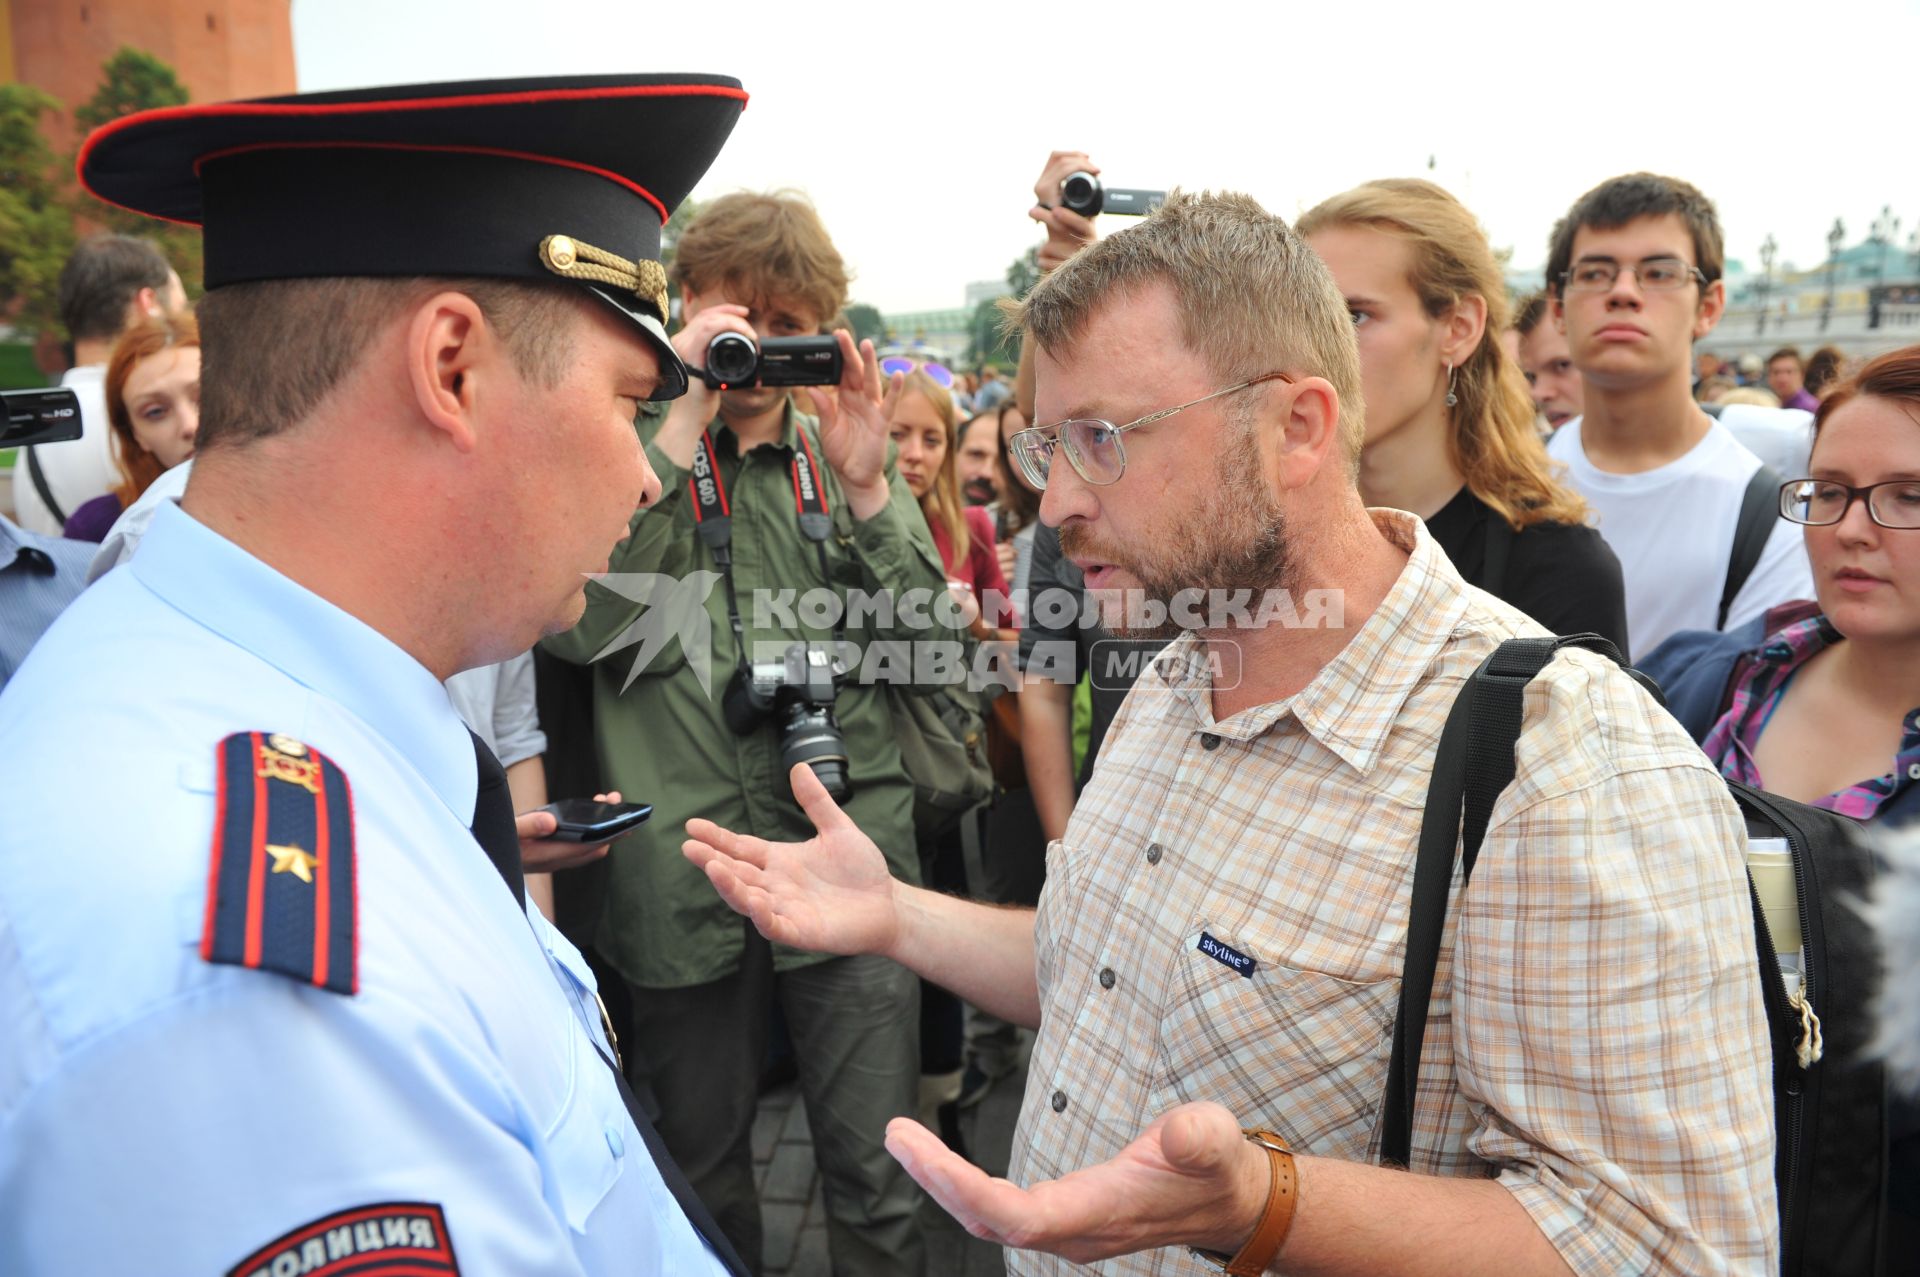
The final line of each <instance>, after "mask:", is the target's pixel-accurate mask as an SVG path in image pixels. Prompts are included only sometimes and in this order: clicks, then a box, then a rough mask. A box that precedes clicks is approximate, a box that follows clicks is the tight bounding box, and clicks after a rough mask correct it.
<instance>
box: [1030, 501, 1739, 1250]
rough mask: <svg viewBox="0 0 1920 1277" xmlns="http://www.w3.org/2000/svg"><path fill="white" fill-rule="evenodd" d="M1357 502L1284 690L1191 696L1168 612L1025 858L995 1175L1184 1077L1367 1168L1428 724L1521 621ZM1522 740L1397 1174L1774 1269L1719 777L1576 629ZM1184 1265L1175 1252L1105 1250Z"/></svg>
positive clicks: (1150, 1105) (1434, 725) (1177, 1098)
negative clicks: (1364, 613)
mask: <svg viewBox="0 0 1920 1277" xmlns="http://www.w3.org/2000/svg"><path fill="white" fill-rule="evenodd" d="M1375 520H1376V522H1377V523H1378V524H1379V526H1380V527H1381V528H1382V530H1383V531H1384V532H1386V533H1387V535H1389V536H1390V537H1391V538H1392V539H1393V540H1394V541H1395V542H1396V543H1398V544H1399V545H1400V546H1401V547H1402V548H1404V549H1406V550H1407V551H1409V555H1410V557H1409V560H1408V563H1407V566H1406V568H1405V570H1404V571H1403V572H1402V573H1401V576H1400V578H1399V580H1398V582H1397V583H1396V584H1395V585H1394V587H1393V589H1392V590H1391V592H1390V593H1389V594H1388V596H1387V597H1386V599H1385V600H1384V602H1383V603H1382V604H1381V606H1380V607H1379V608H1378V609H1376V610H1375V612H1374V613H1373V614H1372V616H1370V617H1369V618H1367V620H1366V621H1365V623H1364V624H1363V625H1362V626H1361V627H1360V628H1359V629H1358V631H1357V632H1356V633H1355V634H1354V636H1353V638H1352V639H1351V641H1349V642H1348V644H1347V646H1346V647H1345V648H1344V649H1343V650H1342V651H1341V652H1340V653H1339V654H1338V655H1337V656H1336V657H1335V658H1334V659H1333V660H1332V661H1331V662H1329V663H1328V664H1327V665H1326V666H1325V667H1324V668H1323V669H1322V670H1321V671H1320V672H1319V674H1318V675H1317V676H1316V677H1315V678H1314V679H1313V681H1312V682H1311V683H1310V684H1309V685H1308V686H1307V687H1306V688H1304V689H1302V690H1301V691H1300V692H1299V693H1297V694H1296V695H1293V696H1291V697H1288V698H1287V699H1285V700H1282V701H1278V702H1274V703H1271V704H1267V705H1261V706H1257V707H1254V708H1251V709H1247V710H1245V711H1242V712H1240V713H1237V714H1235V715H1233V716H1232V717H1231V718H1228V719H1227V720H1226V721H1224V722H1215V721H1214V719H1213V715H1212V711H1211V696H1210V687H1211V684H1210V681H1209V675H1208V672H1207V666H1206V664H1205V662H1204V661H1196V659H1195V658H1196V657H1198V656H1200V655H1201V653H1202V649H1201V648H1200V646H1199V644H1198V642H1197V641H1196V640H1195V639H1194V638H1192V637H1191V636H1189V637H1187V638H1183V639H1181V640H1179V641H1178V642H1176V643H1175V644H1173V645H1172V646H1171V647H1169V648H1168V649H1167V650H1166V652H1165V653H1163V654H1162V656H1161V658H1160V660H1159V662H1158V663H1157V665H1156V667H1155V669H1154V670H1153V671H1150V672H1149V673H1147V674H1146V675H1144V676H1143V677H1142V678H1141V679H1140V681H1139V683H1138V684H1136V686H1135V689H1134V691H1133V693H1132V694H1131V695H1130V696H1129V698H1128V700H1127V702H1126V704H1125V706H1124V707H1123V708H1122V710H1121V713H1120V715H1119V717H1118V718H1117V719H1116V720H1115V722H1114V725H1113V729H1112V732H1111V734H1110V735H1109V736H1108V739H1107V744H1106V747H1105V749H1104V750H1103V752H1102V754H1101V759H1100V766H1099V768H1098V769H1097V770H1096V772H1095V774H1094V777H1093V780H1092V783H1091V784H1090V785H1089V786H1088V788H1087V790H1086V792H1085V793H1084V794H1083V795H1082V797H1081V799H1080V802H1079V805H1078V806H1077V807H1076V808H1075V811H1074V814H1073V818H1072V821H1071V822H1070V824H1069V826H1068V828H1067V831H1066V837H1065V838H1064V839H1063V840H1062V841H1060V842H1057V843H1055V844H1053V845H1052V846H1051V847H1050V848H1049V849H1048V879H1047V885H1046V890H1045V893H1044V895H1043V896H1042V898H1041V902H1040V910H1039V915H1038V919H1037V924H1036V941H1037V958H1038V976H1039V987H1040V997H1041V1008H1042V1020H1041V1026H1040V1035H1039V1040H1038V1042H1037V1044H1036V1046H1035V1049H1034V1056H1033V1062H1032V1065H1031V1068H1030V1071H1029V1082H1028V1090H1027V1094H1026V1099H1025V1102H1024V1105H1023V1108H1022V1111H1021V1114H1020V1124H1019V1130H1018V1133H1017V1135H1016V1137H1015V1142H1014V1155H1013V1164H1012V1170H1011V1174H1012V1178H1013V1179H1014V1181H1015V1182H1016V1183H1022V1184H1031V1183H1034V1182H1037V1181H1040V1180H1044V1179H1051V1178H1054V1177H1057V1176H1060V1175H1063V1174H1065V1173H1067V1172H1069V1171H1071V1170H1074V1169H1077V1168H1079V1167H1082V1166H1087V1165H1090V1164H1093V1163H1096V1162H1100V1161H1103V1160H1105V1159H1107V1158H1110V1157H1112V1156H1113V1155H1114V1154H1115V1153H1117V1152H1118V1151H1119V1150H1120V1149H1121V1148H1122V1147H1123V1146H1124V1145H1125V1144H1127V1143H1128V1142H1129V1141H1131V1140H1132V1139H1133V1138H1134V1137H1135V1136H1136V1135H1137V1134H1138V1133H1139V1132H1140V1130H1141V1129H1142V1128H1144V1127H1145V1126H1146V1125H1147V1124H1148V1123H1149V1122H1150V1121H1151V1120H1152V1118H1153V1117H1154V1116H1156V1115H1157V1114H1159V1113H1161V1112H1164V1111H1165V1110H1167V1109H1169V1108H1171V1107H1173V1106H1174V1105H1176V1104H1180V1103H1182V1102H1185V1101H1190V1100H1201V1099H1206V1100H1213V1101H1217V1102H1219V1103H1221V1104H1224V1105H1226V1106H1227V1107H1228V1108H1229V1109H1231V1110H1232V1111H1233V1112H1234V1113H1235V1114H1237V1115H1238V1116H1239V1117H1240V1119H1241V1121H1242V1122H1243V1124H1245V1125H1249V1126H1256V1125H1257V1126H1267V1127H1271V1128H1272V1129H1273V1130H1275V1131H1277V1132H1279V1133H1280V1134H1281V1135H1283V1136H1284V1137H1286V1138H1287V1139H1288V1140H1289V1142H1290V1143H1291V1144H1292V1145H1293V1147H1294V1148H1295V1149H1298V1150H1300V1151H1302V1152H1305V1153H1310V1154H1313V1155H1316V1156H1322V1157H1337V1158H1344V1159H1348V1160H1353V1161H1375V1160H1377V1158H1378V1153H1379V1117H1380V1110H1381V1102H1382V1098H1383V1096H1384V1093H1385V1089H1386V1071H1387V1060H1388V1055H1389V1052H1390V1049H1391V1037H1392V1025H1393V1019H1394V1015H1395V1011H1396V1006H1397V999H1398V996H1399V984H1400V973H1401V966H1402V962H1403V961H1404V956H1405V952H1404V951H1405V941H1406V925H1407V909H1408V900H1409V895H1410V892H1411V889H1412V876H1413V862H1414V851H1415V848H1416V846H1417V844H1418V839H1419V831H1420V818H1421V812H1422V808H1423V805H1424V801H1425V794H1426V787H1427V781H1428V777H1429V775H1430V772H1431V770H1432V763H1433V755H1434V750H1435V748H1436V746H1437V744H1438V741H1439V736H1440V730H1441V727H1442V726H1443V725H1444V723H1445V720H1446V716H1447V712H1448V710H1449V709H1450V708H1451V706H1452V704H1453V701H1454V697H1455V695H1456V694H1457V692H1458V691H1459V689H1460V687H1461V685H1462V683H1463V681H1464V680H1465V678H1466V677H1467V676H1468V675H1469V674H1470V673H1471V672H1472V671H1473V669H1474V667H1475V666H1477V665H1478V664H1479V662H1480V661H1481V660H1482V659H1483V658H1484V657H1485V656H1486V655H1487V653H1488V652H1490V651H1491V650H1492V648H1493V647H1494V646H1495V645H1496V644H1498V643H1499V642H1500V641H1501V640H1502V639H1505V638H1508V637H1512V636H1514V635H1519V634H1538V633H1541V632H1542V631H1541V630H1540V628H1539V627H1538V626H1536V625H1534V624H1533V623H1532V622H1531V621H1529V620H1528V619H1527V618H1526V617H1524V616H1523V615H1522V614H1521V613H1519V612H1517V611H1515V610H1514V609H1512V608H1509V607H1507V606H1506V605H1505V604H1503V603H1501V602H1499V601H1498V600H1497V599H1494V598H1493V597H1492V596H1490V595H1487V594H1485V593H1483V592H1481V591H1479V590H1476V589H1472V588H1470V587H1468V586H1467V585H1466V584H1465V583H1464V582H1463V581H1462V580H1461V578H1460V576H1459V574H1458V573H1457V572H1455V571H1454V569H1453V567H1452V565H1451V564H1450V563H1449V562H1448V561H1447V559H1446V556H1445V554H1444V553H1442V552H1441V551H1440V550H1439V549H1438V547H1437V546H1436V545H1435V544H1434V542H1433V541H1432V540H1431V539H1430V538H1429V537H1428V536H1427V534H1426V532H1425V529H1424V528H1423V526H1422V525H1421V524H1420V523H1419V521H1418V520H1416V519H1414V518H1412V517H1411V516H1408V515H1401V514H1397V513H1393V512H1387V511H1377V512H1375ZM1516 765H1517V775H1516V779H1515V782H1514V783H1513V784H1512V785H1510V786H1509V787H1508V788H1507V790H1506V791H1505V792H1504V793H1503V794H1502V795H1501V798H1500V800H1499V802H1498V803H1497V804H1496V805H1495V807H1494V810H1493V815H1492V821H1491V824H1490V827H1489V829H1488V832H1487V836H1486V841H1485V844H1484V846H1483V850H1482V852H1481V855H1480V859H1479V861H1478V863H1477V865H1476V866H1475V870H1474V876H1473V880H1472V884H1471V887H1470V889H1469V890H1468V891H1467V892H1466V893H1465V896H1464V899H1463V898H1461V897H1460V896H1459V895H1458V894H1456V897H1455V901H1454V904H1453V908H1452V910H1451V912H1450V913H1449V916H1448V922H1447V930H1446V934H1445V937H1444V942H1443V947H1442V953H1441V959H1440V966H1439V971H1438V973H1437V975H1436V979H1435V983H1434V992H1433V1000H1432V1010H1431V1017H1430V1019H1429V1021H1428V1027H1427V1040H1426V1048H1425V1052H1424V1054H1423V1056H1422V1061H1421V1072H1420V1081H1419V1087H1418V1092H1417V1095H1416V1100H1415V1112H1414V1127H1413V1148H1412V1159H1411V1160H1412V1166H1411V1169H1412V1170H1414V1171H1417V1172H1423V1173H1426V1174H1433V1175H1449V1176H1492V1175H1497V1176H1498V1177H1499V1179H1500V1181H1501V1183H1502V1184H1504V1185H1505V1186H1506V1187H1507V1188H1508V1189H1509V1190H1510V1191H1511V1192H1512V1193H1513V1194H1514V1196H1515V1198H1516V1199H1517V1200H1518V1201H1519V1202H1520V1203H1521V1204H1522V1205H1523V1206H1524V1207H1525V1208H1526V1210H1527V1211H1528V1212H1529V1213H1530V1214H1531V1215H1532V1217H1533V1219H1534V1220H1535V1222H1536V1223H1537V1224H1538V1225H1539V1226H1540V1228H1541V1230H1542V1232H1543V1233H1544V1234H1545V1235H1546V1236H1547V1237H1548V1238H1549V1239H1550V1240H1551V1241H1552V1242H1553V1243H1554V1245H1555V1246H1556V1247H1557V1248H1558V1249H1559V1251H1560V1253H1561V1254H1562V1255H1563V1256H1564V1257H1565V1259H1566V1261H1567V1262H1568V1264H1570V1265H1571V1266H1572V1267H1573V1269H1574V1270H1575V1271H1576V1272H1581V1273H1594V1274H1600V1273H1605V1274H1609V1275H1612V1274H1618V1273H1626V1272H1632V1273H1650V1272H1663V1273H1665V1272H1671V1273H1723V1272H1739V1273H1753V1274H1759V1273H1762V1272H1770V1271H1772V1270H1773V1268H1774V1267H1775V1265H1776V1259H1775V1248H1776V1245H1777V1237H1776V1234H1777V1226H1776V1223H1775V1215H1774V1193H1773V1179H1772V1172H1773V1126H1772V1108H1771V1099H1770V1097H1771V1091H1770V1078H1769V1075H1768V1071H1767V1061H1768V1059H1769V1055H1768V1047H1767V1038H1766V1022H1765V1016H1764V1013H1763V1011H1762V1007H1761V1001H1760V988H1759V982H1758V978H1757V975H1756V971H1757V962H1756V959H1755V956H1754V947H1753V925H1752V918H1751V915H1750V911H1749V905H1748V897H1747V887H1746V878H1745V873H1744V863H1745V861H1744V852H1745V839H1744V835H1743V831H1742V828H1741V825H1740V823H1739V818H1738V815H1737V813H1736V810H1735V808H1734V806H1733V803H1732V801H1731V800H1730V799H1729V797H1728V796H1727V794H1726V791H1725V788H1724V787H1723V785H1722V783H1721V781H1720V778H1719V777H1718V776H1717V775H1716V774H1715V772H1714V770H1713V768H1712V767H1711V766H1710V765H1709V764H1708V763H1707V760H1706V758H1705V756H1704V755H1702V754H1701V752H1700V751H1699V749H1697V748H1696V747H1695V746H1694V744H1693V742H1692V741H1690V740H1689V739H1688V738H1687V736H1686V734H1685V732H1683V731H1682V730H1681V729H1680V727H1679V725H1678V724H1677V723H1675V722H1674V721H1673V719H1672V718H1671V717H1669V716H1668V715H1667V714H1666V713H1665V712H1664V711H1663V710H1661V709H1660V708H1659V707H1658V706H1657V705H1655V704H1654V702H1653V701H1652V700H1651V698H1649V697H1648V696H1646V695H1645V693H1643V692H1642V691H1641V690H1640V689H1639V688H1638V687H1637V686H1636V685H1635V684H1634V683H1633V682H1632V681H1631V680H1630V679H1628V678H1627V677H1626V676H1625V675H1624V674H1623V673H1622V672H1621V671H1619V670H1618V669H1617V668H1616V667H1615V666H1614V665H1613V664H1612V663H1611V662H1609V661H1607V660H1606V659H1605V658H1603V657H1600V656H1597V655H1594V654H1592V653H1587V652H1582V651H1572V652H1568V653H1565V654H1563V655H1562V656H1561V657H1560V658H1559V659H1557V660H1555V661H1554V662H1553V664H1552V665H1550V666H1549V667H1548V668H1547V670H1545V671H1544V672H1543V673H1542V674H1541V675H1540V676H1539V677H1537V678H1536V679H1535V680H1534V681H1533V683H1532V685H1531V686H1530V687H1529V689H1528V692H1527V698H1526V708H1525V718H1524V721H1523V727H1522V734H1521V738H1520V742H1519V745H1518V747H1517V749H1516ZM1456 892H1457V882H1456ZM1303 1209H1305V1208H1304V1207H1303ZM1009 1261H1010V1265H1011V1267H1012V1270H1013V1271H1016V1272H1021V1273H1056V1272H1065V1271H1069V1270H1071V1268H1072V1266H1071V1265H1068V1264H1066V1263H1065V1262H1064V1261H1060V1260H1056V1259H1053V1258H1051V1257H1047V1256H1041V1255H1034V1254H1028V1253H1020V1252H1014V1253H1012V1254H1010V1255H1009ZM1192 1264H1193V1261H1192V1259H1191V1258H1190V1257H1188V1256H1187V1255H1186V1254H1185V1252H1183V1251H1179V1250H1173V1249H1167V1250H1160V1251H1152V1252H1147V1253H1144V1254H1140V1255H1135V1256H1130V1257H1127V1258H1125V1259H1121V1260H1116V1261H1113V1262H1111V1263H1108V1264H1103V1265H1101V1267H1100V1271H1102V1272H1109V1273H1125V1274H1159V1273H1177V1272H1187V1271H1190V1270H1191V1268H1192Z"/></svg>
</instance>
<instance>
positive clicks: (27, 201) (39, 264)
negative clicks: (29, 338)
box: [0, 84, 74, 333]
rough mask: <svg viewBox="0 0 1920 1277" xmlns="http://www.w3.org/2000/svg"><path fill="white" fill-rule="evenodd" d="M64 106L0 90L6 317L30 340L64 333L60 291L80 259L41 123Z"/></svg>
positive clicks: (19, 87)
mask: <svg viewBox="0 0 1920 1277" xmlns="http://www.w3.org/2000/svg"><path fill="white" fill-rule="evenodd" d="M59 109H60V104H59V102H57V101H55V100H54V99H53V98H52V97H51V96H49V95H48V94H45V93H43V92H41V91H40V90H39V89H35V88H31V87H29V86H27V85H24V84H4V85H0V317H4V318H5V319H6V321H7V322H9V323H12V324H13V325H14V326H16V327H18V328H20V329H22V330H23V331H26V332H31V333H41V332H45V331H47V330H49V329H52V328H53V327H55V326H56V324H57V322H58V314H57V311H56V308H55V304H54V289H55V284H56V282H57V281H58V279H59V276H60V268H61V266H63V265H65V264H66V260H67V256H68V255H69V254H70V253H72V251H73V242H74V237H73V218H72V214H71V213H70V211H69V210H68V207H67V202H66V199H65V197H64V194H65V193H64V192H63V191H62V189H61V185H60V183H59V182H58V181H57V180H56V178H55V176H54V174H55V172H56V168H55V162H54V155H53V148H52V147H50V146H48V145H47V139H46V135H45V134H43V133H42V132H41V131H40V117H41V116H42V115H44V114H46V113H47V112H49V111H57V110H59Z"/></svg>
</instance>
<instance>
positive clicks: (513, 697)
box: [447, 652, 547, 767]
mask: <svg viewBox="0 0 1920 1277" xmlns="http://www.w3.org/2000/svg"><path fill="white" fill-rule="evenodd" d="M447 696H448V697H449V698H450V699H451V700H452V701H453V707H454V709H456V710H458V711H459V713H460V717H461V718H463V719H465V720H466V724H467V726H468V727H471V728H472V729H473V730H474V731H475V732H476V733H478V734H479V736H480V739H481V740H483V741H485V742H487V748H488V749H490V750H492V751H493V756H494V757H495V758H498V759H499V760H500V765H501V766H502V767H511V766H513V765H514V764H515V763H521V762H525V761H526V760H527V759H529V758H538V757H539V756H540V755H542V754H544V753H546V752H547V734H546V733H545V732H543V731H541V730H540V712H539V710H538V709H536V708H535V706H534V696H533V653H532V652H522V653H520V655H518V656H514V657H509V658H508V659H507V660H504V661H501V662H500V663H499V664H497V665H482V666H480V667H479V668H478V669H471V670H461V671H460V672H459V673H458V674H455V675H454V676H453V677H452V678H450V679H448V680H447Z"/></svg>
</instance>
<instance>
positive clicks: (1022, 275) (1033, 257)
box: [1007, 244, 1040, 297]
mask: <svg viewBox="0 0 1920 1277" xmlns="http://www.w3.org/2000/svg"><path fill="white" fill-rule="evenodd" d="M1039 282H1040V246H1039V245H1038V244H1035V245H1034V246H1033V247H1032V248H1029V249H1028V250H1027V251H1026V252H1024V253H1022V254H1021V255H1020V256H1018V257H1016V258H1014V259H1013V265H1011V266H1009V267H1007V287H1008V288H1009V289H1011V290H1012V292H1013V295H1014V296H1015V297H1025V296H1026V295H1027V294H1028V293H1030V292H1032V291H1033V286H1034V285H1035V284H1037V283H1039Z"/></svg>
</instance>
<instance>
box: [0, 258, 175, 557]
mask: <svg viewBox="0 0 1920 1277" xmlns="http://www.w3.org/2000/svg"><path fill="white" fill-rule="evenodd" d="M56 299H57V301H58V303H59V307H60V323H61V325H62V326H63V327H65V328H66V330H67V340H68V342H69V343H70V346H71V349H72V361H73V366H72V367H71V368H69V369H67V372H66V375H65V376H63V377H61V379H60V384H61V385H63V386H65V387H67V388H68V389H69V390H71V391H73V392H74V394H76V395H78V396H79V397H80V426H81V430H82V434H81V436H80V438H78V439H74V440H71V441H69V442H66V443H49V444H41V445H39V446H38V447H33V448H28V449H26V450H25V452H24V453H23V454H22V455H21V456H19V457H17V458H16V459H15V461H14V469H13V506H14V510H15V511H16V512H17V515H18V518H19V522H20V526H21V527H23V528H25V529H27V530H28V531H29V532H38V533H41V534H42V535H45V536H59V535H60V533H61V530H62V529H63V528H64V527H65V525H66V522H67V516H68V515H71V514H72V513H73V512H74V511H75V510H77V509H79V508H80V507H81V506H82V505H85V504H86V503H87V502H89V501H91V500H93V499H94V498H95V497H97V496H100V495H102V494H103V493H105V492H107V491H108V490H109V489H110V488H112V487H113V486H114V485H115V484H116V483H119V482H120V478H121V476H120V470H119V467H118V466H117V465H116V464H115V463H114V459H113V430H112V428H111V426H109V424H108V422H107V401H106V376H107V358H108V356H110V355H112V354H113V345H114V343H115V342H116V341H118V340H119V339H120V334H121V333H123V332H125V331H126V330H127V329H128V328H129V327H130V326H132V325H133V324H135V323H138V322H139V321H140V320H142V319H147V318H150V317H153V316H157V315H163V314H173V313H175V312H177V311H179V310H181V309H183V308H185V306H186V304H187V294H186V289H184V288H183V287H182V286H181V284H180V276H178V275H176V274H175V273H174V271H173V268H172V267H171V266H168V265H167V259H166V258H164V257H162V256H161V255H160V250H159V249H157V248H155V247H154V246H153V245H152V244H151V243H150V242H148V241H147V240H144V239H137V238H135V237H134V236H132V235H95V236H92V237H90V238H88V239H85V240H82V241H81V242H80V246H79V247H78V248H76V249H74V251H73V256H72V257H69V258H68V259H67V264H66V265H65V266H63V267H61V269H60V280H59V283H58V286H57V292H56Z"/></svg>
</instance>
